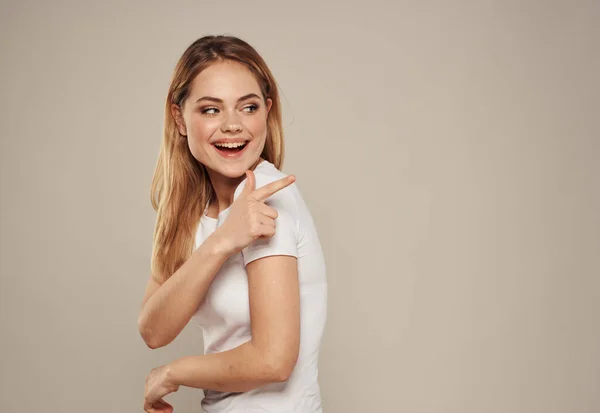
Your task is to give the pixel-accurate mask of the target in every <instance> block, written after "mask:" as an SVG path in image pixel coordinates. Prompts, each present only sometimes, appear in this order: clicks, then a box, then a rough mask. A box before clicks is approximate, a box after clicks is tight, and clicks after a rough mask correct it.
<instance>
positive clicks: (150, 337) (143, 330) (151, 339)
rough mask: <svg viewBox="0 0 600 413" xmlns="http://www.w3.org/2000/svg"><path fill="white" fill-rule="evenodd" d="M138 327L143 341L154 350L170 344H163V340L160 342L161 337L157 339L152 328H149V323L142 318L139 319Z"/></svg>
mask: <svg viewBox="0 0 600 413" xmlns="http://www.w3.org/2000/svg"><path fill="white" fill-rule="evenodd" d="M137 325H138V331H139V333H140V336H141V337H142V340H144V343H146V345H147V346H148V347H149V348H151V349H152V350H154V349H157V348H160V347H164V346H166V345H167V344H168V343H164V342H161V340H159V337H157V336H156V334H153V333H152V331H151V330H150V328H149V327H148V326H147V323H145V322H144V320H143V319H142V317H141V316H140V317H139V318H138V323H137Z"/></svg>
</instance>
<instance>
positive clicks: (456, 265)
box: [0, 0, 600, 413]
mask: <svg viewBox="0 0 600 413" xmlns="http://www.w3.org/2000/svg"><path fill="white" fill-rule="evenodd" d="M1 4H2V6H1V12H0V52H1V60H0V70H1V72H0V74H1V76H0V90H1V100H0V105H1V106H0V116H1V118H0V136H1V141H0V145H1V146H0V173H1V176H0V184H1V188H0V197H1V204H0V208H1V209H0V211H1V214H0V229H1V232H0V254H1V255H0V271H1V277H0V334H1V340H0V346H1V350H2V351H1V352H0V363H1V364H0V371H1V373H0V406H2V411H6V412H11V413H12V412H27V413H28V412H34V411H37V412H39V411H44V412H61V413H71V412H73V413H80V412H86V413H95V412H98V413H99V412H134V411H139V412H141V411H142V404H143V390H144V381H145V378H146V376H147V374H148V373H149V372H150V370H151V369H152V368H153V367H156V366H158V365H161V364H164V363H167V362H169V361H171V360H173V359H176V358H179V357H183V356H185V355H191V354H199V353H201V352H202V337H201V331H200V330H199V328H198V327H196V326H194V325H189V326H188V327H186V329H185V330H184V331H183V332H182V334H181V335H180V336H179V337H178V338H177V339H176V340H175V342H173V343H172V344H171V345H169V346H167V347H165V348H161V349H158V350H149V349H148V348H146V346H145V345H144V343H143V341H142V339H141V338H140V336H139V334H138V331H137V326H136V321H137V316H138V313H139V310H140V304H141V299H142V295H143V292H144V288H145V285H146V281H147V279H148V276H149V265H150V255H151V247H152V232H153V227H154V219H155V212H154V211H153V209H152V207H151V205H150V201H149V189H150V181H151V178H152V174H153V172H154V167H155V164H156V159H157V156H158V150H159V145H160V142H161V134H162V130H161V128H162V123H163V107H164V98H165V96H166V92H167V88H168V85H169V80H170V76H171V73H172V70H173V68H174V66H175V63H176V61H177V59H178V58H179V56H180V55H181V53H183V51H184V50H185V48H186V47H187V46H188V45H189V44H190V43H191V42H192V41H194V40H195V39H197V38H199V37H201V36H203V35H205V34H233V35H236V36H239V37H241V38H243V39H245V40H246V41H248V42H249V43H250V44H252V45H253V46H254V47H255V48H256V49H257V50H258V51H259V52H260V53H261V54H262V55H263V57H264V58H265V60H266V61H267V63H268V64H269V66H270V67H271V69H272V71H273V72H274V74H275V77H276V78H277V80H278V82H279V85H280V87H281V90H282V98H283V105H284V106H283V108H284V120H285V132H286V144H287V155H286V161H285V164H284V167H283V170H284V172H287V173H294V174H295V175H296V176H297V183H298V186H299V187H300V190H301V191H302V193H303V195H304V197H305V200H306V201H307V204H308V205H309V207H310V209H311V211H312V213H313V216H314V219H315V221H316V224H317V227H318V230H319V233H320V237H321V241H322V244H323V248H324V250H325V255H326V259H327V265H328V280H329V316H328V321H327V330H326V335H325V338H324V342H323V347H322V352H321V362H320V375H321V377H320V380H321V385H322V395H323V403H324V410H325V413H351V412H357V413H358V412H360V413H363V412H411V413H433V412H436V413H437V412H444V413H465V412H473V413H476V412H477V413H481V412H486V413H496V412H497V413H506V412H511V413H512V412H523V413H534V412H535V413H537V412H539V413H542V412H543V413H552V412H557V413H559V412H560V413H566V412H569V413H575V412H577V413H584V412H585V413H592V412H598V411H600V391H599V390H600V333H599V331H598V330H599V328H600V327H599V325H600V323H599V320H598V314H599V311H600V219H599V211H600V184H599V176H600V125H599V118H600V116H599V115H600V98H599V96H600V86H599V78H598V73H600V57H599V56H600V25H599V24H598V22H599V21H600V3H599V2H597V1H566V0H565V1H553V2H542V1H485V2H484V1H481V2H475V1H437V2H414V1H396V2H387V1H383V0H380V1H369V2H360V3H358V2H337V3H335V2H318V1H299V2H295V3H291V2H283V1H267V2H261V1H258V2H200V1H169V2H166V1H164V2H159V1H153V2H120V1H115V0H111V1H104V2H100V1H87V2H83V1H74V0H71V1H55V2H44V1H12V2H6V1H3V2H2V3H1ZM200 398H201V392H200V391H199V390H196V389H190V388H182V389H180V391H179V392H177V393H175V394H172V395H170V396H167V400H169V401H171V402H172V403H173V404H174V405H175V411H176V412H190V413H191V412H199V411H200V407H199V403H200Z"/></svg>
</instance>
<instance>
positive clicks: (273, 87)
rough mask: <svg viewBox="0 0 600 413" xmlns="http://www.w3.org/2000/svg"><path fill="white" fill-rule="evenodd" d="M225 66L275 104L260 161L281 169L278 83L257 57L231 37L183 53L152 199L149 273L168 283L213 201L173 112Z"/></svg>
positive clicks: (200, 41)
mask: <svg viewBox="0 0 600 413" xmlns="http://www.w3.org/2000/svg"><path fill="white" fill-rule="evenodd" d="M221 61H234V62H238V63H242V64H244V65H245V66H246V67H247V68H248V69H250V71H251V72H252V73H253V74H254V76H255V78H256V80H257V82H258V85H259V87H260V90H261V92H262V95H263V96H262V97H263V99H264V100H265V101H266V99H268V98H270V99H271V100H272V101H273V103H272V105H271V109H270V111H269V114H268V116H267V136H266V141H265V147H264V150H263V152H262V154H261V157H262V158H264V159H266V160H267V161H269V162H271V163H272V164H273V165H275V167H276V168H277V169H281V167H282V165H283V156H284V142H283V127H282V122H281V104H280V101H279V93H278V89H277V83H276V81H275V78H274V77H273V74H272V73H271V71H270V70H269V68H268V66H267V64H266V63H265V61H264V60H263V59H262V57H261V56H260V55H259V54H258V52H257V51H256V50H255V49H254V48H253V47H252V46H250V45H249V44H248V43H246V42H245V41H243V40H241V39H239V38H237V37H233V36H224V35H221V36H205V37H202V38H200V39H198V40H196V41H195V42H194V43H192V44H191V45H190V46H189V47H188V48H187V49H186V51H185V52H184V53H183V55H182V56H181V58H180V59H179V61H178V62H177V66H176V67H175V70H174V72H173V77H172V79H171V85H170V86H169V92H168V94H167V99H166V103H165V121H164V136H163V140H162V144H161V147H160V153H159V156H158V162H157V164H156V170H155V172H154V178H153V179H152V187H151V190H150V199H151V203H152V207H153V208H154V210H155V211H156V212H157V217H156V226H155V228H154V236H153V247H152V259H151V272H152V277H153V278H154V279H155V280H156V281H158V282H159V283H161V284H162V283H163V282H165V281H166V280H167V279H168V278H169V277H170V276H171V275H172V274H173V273H174V272H175V271H177V269H178V268H179V267H180V266H181V265H182V264H183V263H184V262H185V261H186V260H187V259H188V258H189V257H190V255H191V254H192V251H193V248H194V240H195V234H196V230H197V228H198V224H199V222H200V217H201V215H202V214H203V213H204V208H205V206H206V205H207V202H208V201H209V199H210V198H211V197H214V196H215V193H214V189H213V187H212V184H211V182H210V179H209V176H208V173H207V171H206V167H205V166H204V165H203V164H202V163H200V162H199V161H198V160H197V159H196V158H194V156H193V155H192V153H191V152H190V149H189V147H188V142H187V138H186V137H185V136H183V135H181V134H180V133H179V130H178V128H177V127H176V124H175V119H174V118H173V115H172V111H171V106H172V105H173V104H177V105H179V107H180V108H181V107H182V105H183V103H184V102H185V100H186V98H187V97H188V96H189V93H190V88H191V84H192V81H193V80H194V79H195V77H196V76H197V75H198V74H199V73H200V72H201V71H202V70H204V69H206V68H207V67H208V66H210V65H211V64H213V63H216V62H221Z"/></svg>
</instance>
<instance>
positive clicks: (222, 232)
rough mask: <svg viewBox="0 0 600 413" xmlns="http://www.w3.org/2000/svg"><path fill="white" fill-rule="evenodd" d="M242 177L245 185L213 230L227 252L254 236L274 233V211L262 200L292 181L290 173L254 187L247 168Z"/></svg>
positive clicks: (238, 249)
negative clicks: (221, 222)
mask: <svg viewBox="0 0 600 413" xmlns="http://www.w3.org/2000/svg"><path fill="white" fill-rule="evenodd" d="M246 176H247V179H246V186H245V187H244V189H243V190H242V193H241V194H240V196H239V197H238V198H237V199H236V200H235V201H234V202H233V204H232V205H231V209H230V211H229V215H228V216H227V218H226V219H225V222H223V225H221V226H220V227H219V228H218V229H217V231H215V234H217V235H218V237H219V239H220V240H221V242H223V243H224V245H225V248H226V250H227V251H228V252H229V253H230V254H234V253H237V252H239V251H241V250H242V249H244V248H245V247H247V246H248V245H250V244H251V243H252V241H254V240H255V239H257V238H270V237H272V236H273V235H275V219H277V216H278V214H277V210H276V209H275V208H273V207H271V206H269V205H267V204H265V203H264V202H265V201H266V200H267V199H268V198H269V197H270V196H271V195H273V194H275V193H276V192H277V191H280V190H282V189H283V188H285V187H287V186H288V185H291V184H292V183H293V182H294V181H295V180H296V177H295V176H294V175H288V176H286V177H284V178H281V179H279V180H277V181H275V182H271V183H269V184H267V185H265V186H263V187H261V188H258V189H256V179H255V177H254V172H252V171H251V170H248V171H246Z"/></svg>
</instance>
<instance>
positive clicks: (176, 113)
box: [171, 103, 187, 136]
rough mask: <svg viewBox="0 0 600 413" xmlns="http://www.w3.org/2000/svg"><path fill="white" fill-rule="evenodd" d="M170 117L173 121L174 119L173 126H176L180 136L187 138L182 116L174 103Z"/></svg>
mask: <svg viewBox="0 0 600 413" xmlns="http://www.w3.org/2000/svg"><path fill="white" fill-rule="evenodd" d="M171 116H173V119H175V124H176V125H177V130H178V131H179V134H180V135H182V136H187V129H186V127H185V122H184V121H183V115H182V113H181V108H180V107H179V105H177V104H175V103H173V104H172V105H171Z"/></svg>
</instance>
